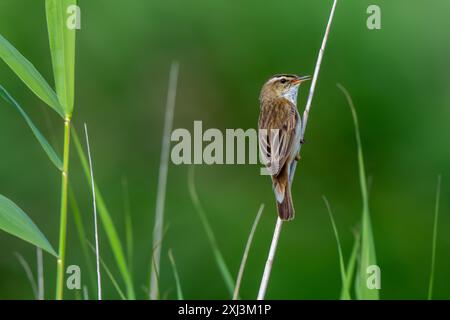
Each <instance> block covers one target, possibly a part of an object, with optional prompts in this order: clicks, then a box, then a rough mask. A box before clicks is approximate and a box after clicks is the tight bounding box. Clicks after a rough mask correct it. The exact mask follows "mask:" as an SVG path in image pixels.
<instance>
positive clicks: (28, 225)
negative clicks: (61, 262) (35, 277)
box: [0, 195, 57, 257]
mask: <svg viewBox="0 0 450 320" xmlns="http://www.w3.org/2000/svg"><path fill="white" fill-rule="evenodd" d="M0 229H1V230H3V231H6V232H8V233H9V234H12V235H14V236H16V237H18V238H20V239H22V240H25V241H27V242H29V243H31V244H34V245H35V246H37V247H39V248H41V249H43V250H45V251H47V252H48V253H50V254H52V255H54V256H55V257H56V256H57V254H56V252H55V250H54V249H53V247H52V246H51V244H50V243H49V242H48V240H47V238H46V237H45V236H44V234H43V233H42V232H41V230H39V228H38V227H37V226H36V225H35V224H34V222H33V221H32V220H31V219H30V218H29V217H28V215H27V214H26V213H25V212H24V211H23V210H22V209H20V208H19V207H18V206H17V205H16V204H15V203H14V202H12V201H11V200H9V199H8V198H6V197H4V196H2V195H0Z"/></svg>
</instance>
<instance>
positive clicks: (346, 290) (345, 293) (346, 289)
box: [322, 196, 351, 300]
mask: <svg viewBox="0 0 450 320" xmlns="http://www.w3.org/2000/svg"><path fill="white" fill-rule="evenodd" d="M322 198H323V201H324V202H325V205H326V207H327V210H328V215H329V216H330V221H331V226H332V227H333V232H334V236H335V238H336V244H337V248H338V254H339V268H340V270H341V281H342V293H341V299H342V300H350V299H351V297H350V286H349V283H348V281H347V276H348V275H347V273H346V272H345V265H344V255H343V253H342V247H341V241H340V240H339V233H338V230H337V227H336V223H335V222H334V218H333V213H332V212H331V207H330V203H329V202H328V200H327V198H326V197H325V196H322Z"/></svg>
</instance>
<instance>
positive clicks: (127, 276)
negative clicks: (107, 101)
mask: <svg viewBox="0 0 450 320" xmlns="http://www.w3.org/2000/svg"><path fill="white" fill-rule="evenodd" d="M72 138H73V141H74V144H75V149H76V150H77V153H78V157H79V158H80V162H81V165H82V167H83V171H84V173H85V176H86V179H87V182H88V184H90V183H91V180H90V179H91V174H90V171H89V165H88V162H87V158H86V154H85V153H84V150H83V147H82V146H81V143H80V139H79V138H78V135H77V133H76V131H75V129H73V128H72ZM95 194H96V198H97V209H98V213H99V216H100V219H101V220H102V226H103V227H104V228H105V231H106V236H107V238H108V241H109V244H110V246H111V249H112V252H113V254H114V257H115V259H116V262H117V265H118V267H119V271H120V273H121V275H122V278H123V280H124V281H125V284H126V286H127V297H128V299H135V293H134V286H133V280H132V276H131V273H130V270H129V268H128V264H127V262H126V259H125V252H124V250H123V247H122V243H121V241H120V238H119V235H118V233H117V229H116V227H115V226H114V222H113V220H112V218H111V215H110V213H109V211H108V208H107V207H106V204H105V201H104V200H103V197H102V194H101V193H100V190H99V188H98V186H97V184H96V183H95Z"/></svg>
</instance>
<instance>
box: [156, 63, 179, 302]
mask: <svg viewBox="0 0 450 320" xmlns="http://www.w3.org/2000/svg"><path fill="white" fill-rule="evenodd" d="M178 69H179V66H178V63H177V62H173V63H172V65H171V66H170V75H169V87H168V90H167V102H166V115H165V121H164V132H163V140H162V150H161V159H160V167H159V177H158V191H157V195H156V209H155V225H154V227H153V245H152V248H153V250H154V252H153V254H152V259H153V261H152V262H151V264H150V265H151V272H150V292H149V297H150V299H151V300H156V299H158V295H159V292H158V286H157V283H156V282H157V279H156V275H157V273H159V271H160V270H159V265H160V260H161V247H162V245H161V243H162V233H163V229H164V203H165V198H166V185H167V171H168V166H169V153H170V133H171V132H172V123H173V114H174V110H175V99H176V95H177V82H178ZM156 243H158V244H159V245H158V246H156V245H155V244H156Z"/></svg>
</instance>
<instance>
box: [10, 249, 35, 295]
mask: <svg viewBox="0 0 450 320" xmlns="http://www.w3.org/2000/svg"><path fill="white" fill-rule="evenodd" d="M14 254H15V256H16V258H17V260H19V263H20V265H21V266H22V268H23V270H24V271H25V274H26V275H27V278H28V281H29V282H30V285H31V290H33V295H34V299H35V300H38V298H39V295H38V289H37V286H36V281H35V280H34V276H33V272H32V271H31V268H30V265H29V264H28V262H27V260H25V258H24V257H23V256H22V255H21V254H20V253H18V252H14Z"/></svg>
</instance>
